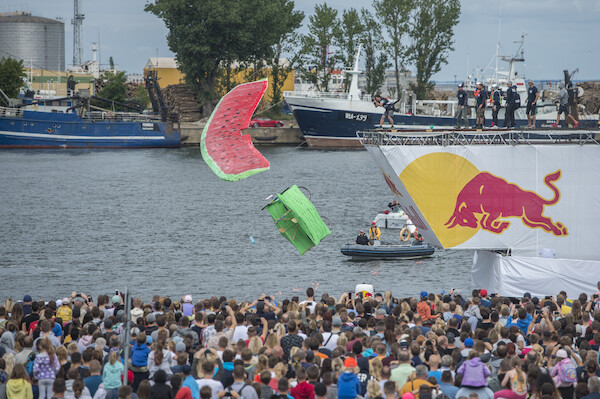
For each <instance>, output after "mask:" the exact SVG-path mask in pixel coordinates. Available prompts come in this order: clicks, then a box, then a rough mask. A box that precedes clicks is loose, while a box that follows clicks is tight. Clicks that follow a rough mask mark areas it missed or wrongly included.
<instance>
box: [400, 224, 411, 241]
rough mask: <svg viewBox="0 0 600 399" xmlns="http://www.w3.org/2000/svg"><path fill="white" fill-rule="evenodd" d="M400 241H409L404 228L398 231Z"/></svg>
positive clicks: (408, 235)
mask: <svg viewBox="0 0 600 399" xmlns="http://www.w3.org/2000/svg"><path fill="white" fill-rule="evenodd" d="M400 239H401V240H402V241H404V242H406V241H408V240H409V239H410V231H408V229H407V228H406V227H403V228H402V230H400Z"/></svg>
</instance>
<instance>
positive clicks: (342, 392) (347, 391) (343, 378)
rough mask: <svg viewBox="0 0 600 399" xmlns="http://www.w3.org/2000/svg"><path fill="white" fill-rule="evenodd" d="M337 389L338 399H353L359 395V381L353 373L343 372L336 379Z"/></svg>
mask: <svg viewBox="0 0 600 399" xmlns="http://www.w3.org/2000/svg"><path fill="white" fill-rule="evenodd" d="M337 389H338V399H354V398H356V397H357V396H358V395H360V391H361V389H360V381H359V380H358V377H357V376H356V375H355V374H354V373H352V372H348V371H345V372H343V373H342V374H340V377H339V378H338V381H337Z"/></svg>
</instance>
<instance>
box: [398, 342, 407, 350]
mask: <svg viewBox="0 0 600 399" xmlns="http://www.w3.org/2000/svg"><path fill="white" fill-rule="evenodd" d="M400 349H404V350H406V349H408V342H407V341H400Z"/></svg>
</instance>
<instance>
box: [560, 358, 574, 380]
mask: <svg viewBox="0 0 600 399" xmlns="http://www.w3.org/2000/svg"><path fill="white" fill-rule="evenodd" d="M558 378H559V380H560V381H561V382H565V383H567V384H572V383H574V382H577V372H576V371H575V365H574V364H573V362H572V361H571V360H569V361H568V362H564V363H562V364H561V365H560V370H559V372H558Z"/></svg>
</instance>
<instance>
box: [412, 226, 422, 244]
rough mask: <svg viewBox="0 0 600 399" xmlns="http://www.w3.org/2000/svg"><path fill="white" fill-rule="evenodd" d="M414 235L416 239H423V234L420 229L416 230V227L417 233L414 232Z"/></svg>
mask: <svg viewBox="0 0 600 399" xmlns="http://www.w3.org/2000/svg"><path fill="white" fill-rule="evenodd" d="M414 236H415V240H416V241H423V236H422V235H421V233H419V230H416V229H415V234H414Z"/></svg>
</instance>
